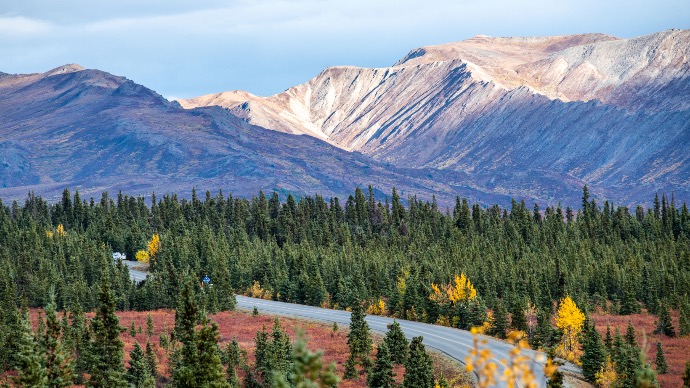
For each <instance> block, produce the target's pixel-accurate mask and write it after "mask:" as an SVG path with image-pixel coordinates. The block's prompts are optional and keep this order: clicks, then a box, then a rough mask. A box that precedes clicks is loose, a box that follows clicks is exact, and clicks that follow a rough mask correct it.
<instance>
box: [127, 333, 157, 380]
mask: <svg viewBox="0 0 690 388" xmlns="http://www.w3.org/2000/svg"><path fill="white" fill-rule="evenodd" d="M129 357H130V360H129V369H127V382H129V383H130V384H131V385H134V386H135V387H143V386H145V385H146V384H147V382H148V383H150V382H151V380H152V376H151V373H150V370H149V368H148V365H146V360H145V358H144V351H143V350H142V348H141V346H140V345H139V343H138V342H135V343H134V349H132V351H131V352H129Z"/></svg>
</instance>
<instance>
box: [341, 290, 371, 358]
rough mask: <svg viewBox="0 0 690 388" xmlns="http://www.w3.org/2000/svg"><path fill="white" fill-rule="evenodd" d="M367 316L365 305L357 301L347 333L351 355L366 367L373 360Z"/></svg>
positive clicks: (353, 307)
mask: <svg viewBox="0 0 690 388" xmlns="http://www.w3.org/2000/svg"><path fill="white" fill-rule="evenodd" d="M365 317H366V314H365V313H364V305H362V304H361V303H355V305H354V306H352V314H351V315H350V332H349V333H348V334H347V345H348V347H349V348H350V357H351V358H352V359H353V360H354V361H356V362H358V363H359V364H360V365H361V366H362V367H364V368H365V369H366V368H367V367H368V366H369V365H370V362H371V360H370V359H369V353H371V349H372V341H371V336H370V335H369V325H368V324H367V321H366V320H364V318H365ZM348 362H349V360H348Z"/></svg>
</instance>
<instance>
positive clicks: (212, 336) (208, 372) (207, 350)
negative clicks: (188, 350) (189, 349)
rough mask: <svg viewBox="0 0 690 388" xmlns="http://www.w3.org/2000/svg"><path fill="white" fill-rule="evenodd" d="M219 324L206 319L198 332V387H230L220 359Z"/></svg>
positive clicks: (195, 377) (196, 374) (196, 380)
mask: <svg viewBox="0 0 690 388" xmlns="http://www.w3.org/2000/svg"><path fill="white" fill-rule="evenodd" d="M219 335H220V334H219V333H218V325H217V324H216V323H215V322H209V321H208V319H206V318H205V319H204V320H203V322H202V326H201V328H200V329H199V331H198V333H197V344H196V347H197V355H198V359H197V362H196V370H195V373H194V375H195V376H194V381H195V383H196V386H197V387H209V388H223V387H230V384H228V382H227V381H226V380H225V373H224V371H223V364H222V363H221V361H220V349H219V348H218V337H219Z"/></svg>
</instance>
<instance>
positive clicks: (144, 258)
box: [136, 250, 149, 263]
mask: <svg viewBox="0 0 690 388" xmlns="http://www.w3.org/2000/svg"><path fill="white" fill-rule="evenodd" d="M136 259H137V261H138V262H140V263H148V262H149V253H148V252H147V251H144V250H140V251H137V253H136Z"/></svg>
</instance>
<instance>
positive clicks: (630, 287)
mask: <svg viewBox="0 0 690 388" xmlns="http://www.w3.org/2000/svg"><path fill="white" fill-rule="evenodd" d="M639 312H640V305H639V303H638V302H637V298H636V296H635V286H634V284H633V282H632V281H631V280H629V281H627V282H626V283H625V288H624V289H623V297H622V298H621V309H620V314H621V315H630V314H638V313H639Z"/></svg>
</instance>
